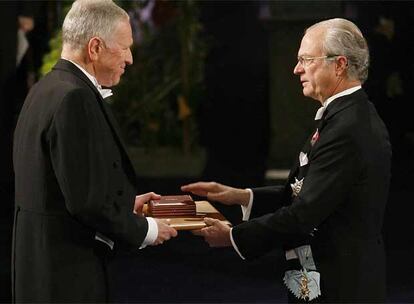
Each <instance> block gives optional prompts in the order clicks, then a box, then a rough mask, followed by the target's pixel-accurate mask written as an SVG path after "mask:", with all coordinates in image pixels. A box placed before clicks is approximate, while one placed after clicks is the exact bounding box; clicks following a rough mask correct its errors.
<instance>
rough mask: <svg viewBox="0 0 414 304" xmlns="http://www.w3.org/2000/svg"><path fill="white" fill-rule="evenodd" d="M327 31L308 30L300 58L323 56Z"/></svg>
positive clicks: (302, 43)
mask: <svg viewBox="0 0 414 304" xmlns="http://www.w3.org/2000/svg"><path fill="white" fill-rule="evenodd" d="M324 36H325V29H324V28H322V27H316V28H312V29H310V30H308V31H307V32H306V33H305V35H304V36H303V38H302V41H301V43H300V48H299V51H298V56H322V55H324V54H323V47H322V43H323V39H324Z"/></svg>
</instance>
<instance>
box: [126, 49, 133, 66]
mask: <svg viewBox="0 0 414 304" xmlns="http://www.w3.org/2000/svg"><path fill="white" fill-rule="evenodd" d="M133 62H134V59H133V58H132V52H131V49H128V52H127V55H126V57H125V63H126V64H127V65H131V64H132V63H133Z"/></svg>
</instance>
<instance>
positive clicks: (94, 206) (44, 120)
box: [12, 0, 177, 303]
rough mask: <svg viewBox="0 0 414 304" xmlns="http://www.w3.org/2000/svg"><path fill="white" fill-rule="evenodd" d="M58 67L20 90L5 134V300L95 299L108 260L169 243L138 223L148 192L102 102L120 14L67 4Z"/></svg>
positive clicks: (120, 41) (104, 3)
mask: <svg viewBox="0 0 414 304" xmlns="http://www.w3.org/2000/svg"><path fill="white" fill-rule="evenodd" d="M62 35H63V49H62V55H61V57H62V58H61V59H60V60H59V62H58V63H57V64H56V65H55V67H54V68H53V70H52V71H51V72H50V73H49V74H48V75H46V76H45V77H44V78H43V79H41V80H40V81H39V82H38V83H37V84H36V85H35V86H34V87H33V89H32V90H31V91H30V93H29V95H28V96H27V98H26V101H25V103H24V106H23V109H22V111H21V113H20V116H19V120H18V123H17V128H16V131H15V142H14V152H13V162H14V169H15V180H16V209H15V219H14V236H13V239H14V244H13V258H12V263H13V275H14V277H13V280H12V285H13V286H12V289H13V297H14V301H15V302H46V303H56V302H105V301H107V300H108V291H109V287H108V282H109V281H108V262H109V261H110V258H111V256H112V255H113V254H114V253H115V252H117V251H118V250H127V251H131V252H133V251H135V252H136V253H137V254H138V251H139V249H141V248H144V247H146V246H147V245H158V244H162V243H163V242H164V241H166V240H168V239H170V238H171V237H175V236H176V235H177V231H176V230H175V229H173V228H171V227H170V226H169V225H168V223H166V222H164V221H161V220H157V219H153V218H145V217H143V216H141V214H142V206H143V204H144V203H145V202H147V201H148V200H150V199H156V198H159V195H157V194H155V193H152V192H151V193H146V194H142V195H138V196H136V192H137V190H136V176H135V172H134V169H133V167H132V164H131V162H130V160H129V158H128V155H127V153H126V149H125V146H124V144H123V142H122V140H121V138H120V136H119V128H118V125H117V123H116V121H115V119H114V117H113V114H112V112H111V109H110V108H109V106H108V104H107V102H106V101H105V100H104V99H105V98H107V97H109V96H111V95H112V92H111V90H110V89H103V88H102V86H105V87H112V86H114V85H116V84H118V82H119V81H120V77H121V75H122V74H123V73H124V71H125V68H126V66H127V65H130V64H132V54H131V50H130V47H131V45H132V31H131V27H130V24H129V17H128V14H127V13H126V12H125V11H124V10H122V9H121V8H120V7H118V6H117V5H115V4H114V3H113V2H112V1H111V0H77V1H75V2H74V3H73V5H72V8H71V9H70V11H69V12H68V14H67V16H66V18H65V20H64V23H63V30H62Z"/></svg>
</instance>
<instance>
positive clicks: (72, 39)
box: [62, 0, 129, 50]
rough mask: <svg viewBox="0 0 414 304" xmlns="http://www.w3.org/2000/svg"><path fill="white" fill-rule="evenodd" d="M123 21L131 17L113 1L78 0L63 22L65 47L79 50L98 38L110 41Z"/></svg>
mask: <svg viewBox="0 0 414 304" xmlns="http://www.w3.org/2000/svg"><path fill="white" fill-rule="evenodd" d="M122 20H129V16H128V14H127V13H126V12H125V11H124V10H123V9H122V8H120V7H119V6H117V5H116V4H115V3H114V2H113V1H112V0H76V1H75V2H74V3H73V4H72V7H71V9H70V10H69V12H68V14H67V15H66V17H65V20H64V21H63V26H62V41H63V45H68V46H70V47H71V48H72V49H74V50H79V49H81V48H83V47H85V45H86V44H87V43H88V42H89V40H90V39H91V38H93V37H96V36H97V37H100V38H102V39H104V40H110V38H111V37H112V36H111V35H113V31H114V29H115V27H116V25H117V24H118V22H120V21H122Z"/></svg>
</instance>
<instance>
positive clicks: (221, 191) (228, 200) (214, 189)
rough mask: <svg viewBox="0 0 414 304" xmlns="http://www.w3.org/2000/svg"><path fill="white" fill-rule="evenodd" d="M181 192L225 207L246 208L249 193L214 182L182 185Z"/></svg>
mask: <svg viewBox="0 0 414 304" xmlns="http://www.w3.org/2000/svg"><path fill="white" fill-rule="evenodd" d="M181 191H184V192H191V193H192V194H195V195H198V196H204V197H207V199H208V200H211V201H214V202H219V203H222V204H225V205H244V206H247V204H248V203H249V199H250V194H249V191H247V190H246V189H239V188H233V187H230V186H226V185H222V184H219V183H216V182H197V183H192V184H188V185H184V186H181Z"/></svg>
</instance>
